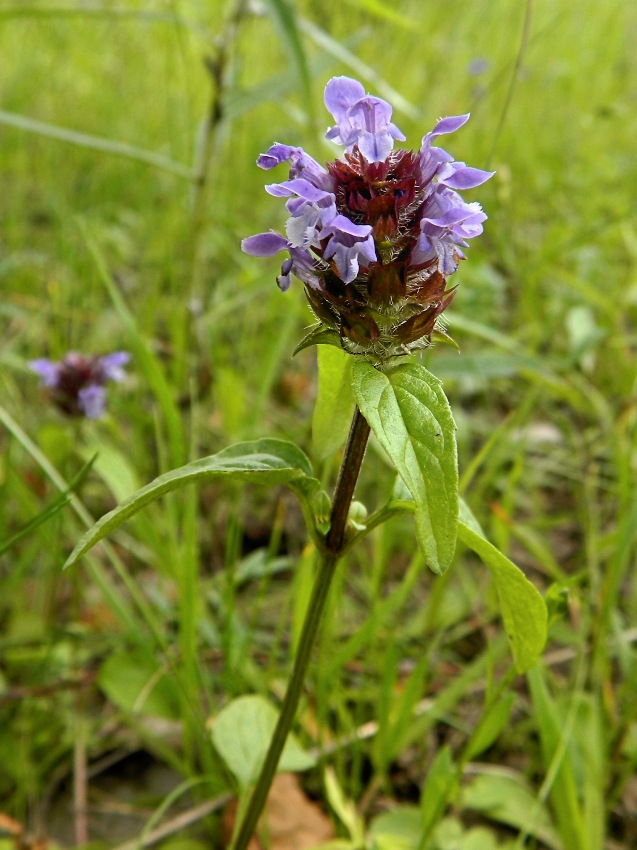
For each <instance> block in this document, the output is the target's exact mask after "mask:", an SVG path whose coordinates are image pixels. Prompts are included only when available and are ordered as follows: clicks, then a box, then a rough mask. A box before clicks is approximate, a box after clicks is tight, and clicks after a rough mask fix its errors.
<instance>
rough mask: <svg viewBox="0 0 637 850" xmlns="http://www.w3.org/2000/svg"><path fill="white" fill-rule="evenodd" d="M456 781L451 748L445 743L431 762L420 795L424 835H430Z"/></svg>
mask: <svg viewBox="0 0 637 850" xmlns="http://www.w3.org/2000/svg"><path fill="white" fill-rule="evenodd" d="M456 783H457V770H456V767H455V765H454V763H453V759H452V757H451V750H450V749H449V747H448V746H446V745H445V746H444V747H443V748H442V749H441V750H439V751H438V753H437V754H436V757H435V758H434V760H433V762H432V763H431V767H430V768H429V771H428V772H427V780H426V782H425V787H424V788H423V790H422V794H421V797H420V811H421V815H422V829H423V832H424V833H425V834H426V835H430V834H431V831H432V829H433V827H434V826H435V825H436V824H437V823H438V822H439V821H440V818H441V817H442V815H443V813H444V811H445V809H446V807H447V803H448V802H449V798H450V796H451V794H452V792H453V790H454V787H455V785H456Z"/></svg>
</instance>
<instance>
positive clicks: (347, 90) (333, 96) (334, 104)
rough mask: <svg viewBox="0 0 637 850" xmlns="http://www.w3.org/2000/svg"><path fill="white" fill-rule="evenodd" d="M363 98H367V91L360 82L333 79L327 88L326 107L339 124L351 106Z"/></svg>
mask: <svg viewBox="0 0 637 850" xmlns="http://www.w3.org/2000/svg"><path fill="white" fill-rule="evenodd" d="M362 97H365V89H364V88H363V86H362V84H361V83H359V82H358V80H353V79H351V77H332V79H331V80H330V81H329V82H328V84H327V85H326V86H325V106H326V107H327V109H328V110H329V111H330V112H331V113H332V115H333V116H334V118H335V119H336V121H337V123H338V122H340V120H341V118H342V117H343V116H344V115H345V113H346V112H347V110H348V109H349V108H350V106H352V104H354V103H356V101H357V100H360V99H361V98H362Z"/></svg>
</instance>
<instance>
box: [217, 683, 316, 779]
mask: <svg viewBox="0 0 637 850" xmlns="http://www.w3.org/2000/svg"><path fill="white" fill-rule="evenodd" d="M277 718H278V712H277V710H276V709H275V708H274V706H273V705H271V704H270V703H269V702H268V701H267V700H266V699H265V698H264V697H261V696H256V695H249V696H244V697H239V698H238V699H235V700H233V701H232V702H231V703H229V704H228V705H227V706H226V707H225V708H223V709H222V710H221V711H220V712H219V714H218V715H217V717H216V718H215V721H214V725H213V727H212V740H213V743H214V745H215V747H216V749H217V752H218V753H219V755H220V756H221V758H222V759H223V760H224V761H225V763H226V764H227V765H228V767H229V768H230V770H231V771H232V772H233V774H234V775H235V777H236V778H237V781H238V783H239V785H240V786H241V787H242V788H244V789H245V788H247V787H248V786H249V785H251V784H252V783H253V782H255V781H256V779H257V777H258V775H259V771H260V770H261V765H262V764H263V760H264V759H265V754H266V752H267V750H268V746H269V745H270V739H271V738H272V733H273V732H274V727H275V726H276V723H277ZM314 764H315V759H314V758H313V757H312V756H311V755H310V754H309V753H308V752H307V751H306V750H304V749H303V747H302V746H301V745H300V743H299V742H298V740H297V739H296V737H295V736H294V735H289V736H288V738H287V740H286V742H285V747H284V749H283V754H282V755H281V760H280V761H279V764H278V767H277V770H279V771H297V770H308V769H309V768H310V767H313V766H314Z"/></svg>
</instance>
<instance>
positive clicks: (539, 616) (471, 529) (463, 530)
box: [458, 502, 548, 673]
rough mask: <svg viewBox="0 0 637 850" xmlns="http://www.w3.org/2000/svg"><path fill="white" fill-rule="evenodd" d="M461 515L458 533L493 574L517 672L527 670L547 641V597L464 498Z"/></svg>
mask: <svg viewBox="0 0 637 850" xmlns="http://www.w3.org/2000/svg"><path fill="white" fill-rule="evenodd" d="M460 517H461V519H460V522H459V523H458V537H459V539H460V540H462V542H463V543H464V544H465V546H468V547H469V549H472V550H473V551H474V552H475V553H476V555H478V556H479V557H480V558H481V560H482V561H483V563H484V565H485V566H486V568H487V569H488V570H489V572H490V573H491V575H492V576H493V580H494V582H495V586H496V590H497V592H498V600H499V602H500V611H501V612H502V620H503V622H504V628H505V630H506V633H507V636H508V638H509V643H510V644H511V652H512V653H513V660H514V662H515V668H516V670H517V671H518V673H525V672H526V671H527V670H529V669H530V668H531V667H533V665H534V664H535V662H536V661H537V660H538V658H539V657H540V655H541V653H542V650H543V649H544V645H545V643H546V633H547V621H548V615H547V611H546V605H545V604H544V599H543V598H542V595H541V594H540V592H539V591H538V590H537V588H536V587H535V586H534V585H533V584H531V582H530V581H529V580H528V579H527V578H526V576H525V575H524V573H523V572H522V570H520V569H519V568H518V567H516V566H515V564H514V563H513V562H512V561H510V560H509V559H508V558H507V557H506V556H505V555H503V554H502V552H500V551H499V550H498V549H496V548H495V546H493V545H492V544H491V543H489V541H488V540H486V538H485V537H484V535H483V533H482V529H481V528H480V526H479V524H478V522H477V520H476V519H475V517H474V516H473V514H472V513H471V511H470V510H469V508H468V507H467V505H466V504H465V503H464V502H462V504H461V512H460Z"/></svg>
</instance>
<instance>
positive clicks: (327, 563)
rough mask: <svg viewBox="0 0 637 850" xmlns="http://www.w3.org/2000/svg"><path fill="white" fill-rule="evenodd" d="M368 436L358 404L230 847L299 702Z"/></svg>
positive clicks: (244, 826)
mask: <svg viewBox="0 0 637 850" xmlns="http://www.w3.org/2000/svg"><path fill="white" fill-rule="evenodd" d="M368 438H369V425H368V424H367V422H366V421H365V419H364V418H363V415H362V414H361V412H360V410H359V409H358V407H357V408H356V410H355V412H354V418H353V420H352V426H351V428H350V432H349V437H348V440H347V446H346V447H345V453H344V455H343V461H342V463H341V468H340V471H339V474H338V480H337V482H336V487H335V489H334V499H333V502H332V513H331V516H330V527H329V530H328V532H327V535H326V538H325V549H324V552H323V558H322V563H321V566H320V569H319V573H318V575H317V577H316V580H315V582H314V587H313V589H312V596H311V598H310V602H309V605H308V610H307V613H306V615H305V621H304V623H303V630H302V632H301V637H300V640H299V647H298V650H297V654H296V658H295V659H294V666H293V668H292V675H291V677H290V681H289V684H288V689H287V692H286V694H285V698H284V699H283V704H282V705H281V713H280V714H279V719H278V722H277V725H276V728H275V730H274V733H273V735H272V740H271V741H270V747H269V749H268V752H267V755H266V757H265V761H264V762H263V767H262V768H261V773H260V775H259V778H258V780H257V784H256V786H255V789H254V792H253V794H252V797H251V798H250V802H249V803H248V807H247V809H246V812H245V816H244V818H243V821H242V823H241V826H240V828H239V831H238V832H237V833H236V837H235V840H234V842H233V844H232V850H246V847H247V846H248V842H249V841H250V839H251V837H252V835H253V833H254V831H255V829H256V826H257V822H258V820H259V817H260V815H261V812H262V811H263V807H264V806H265V803H266V800H267V797H268V793H269V791H270V786H271V785H272V781H273V779H274V774H275V773H276V769H277V765H278V764H279V760H280V758H281V753H282V752H283V747H284V746H285V742H286V740H287V737H288V734H289V732H290V729H291V728H292V723H293V722H294V717H295V715H296V710H297V708H298V704H299V699H300V697H301V691H302V689H303V683H304V681H305V674H306V672H307V668H308V666H309V663H310V658H311V657H312V649H313V647H314V641H315V639H316V634H317V632H318V628H319V625H320V622H321V618H322V616H323V611H324V610H325V603H326V602H327V597H328V594H329V590H330V586H331V583H332V578H333V577H334V571H335V569H336V565H337V563H338V561H339V558H340V557H341V554H342V551H343V549H344V542H345V530H346V526H347V516H348V511H349V507H350V504H351V501H352V496H353V494H354V488H355V487H356V482H357V481H358V474H359V472H360V468H361V464H362V463H363V457H364V455H365V448H366V447H367V440H368Z"/></svg>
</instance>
